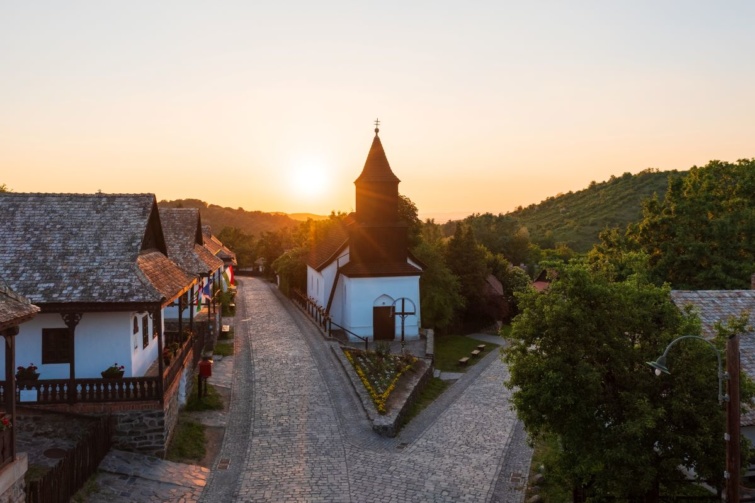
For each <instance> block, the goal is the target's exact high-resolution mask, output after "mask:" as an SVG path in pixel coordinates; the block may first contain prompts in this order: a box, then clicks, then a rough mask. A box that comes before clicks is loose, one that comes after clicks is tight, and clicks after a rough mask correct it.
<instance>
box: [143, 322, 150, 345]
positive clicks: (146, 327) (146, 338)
mask: <svg viewBox="0 0 755 503" xmlns="http://www.w3.org/2000/svg"><path fill="white" fill-rule="evenodd" d="M147 346H149V316H147V315H146V314H145V315H144V316H142V347H143V348H146V347H147Z"/></svg>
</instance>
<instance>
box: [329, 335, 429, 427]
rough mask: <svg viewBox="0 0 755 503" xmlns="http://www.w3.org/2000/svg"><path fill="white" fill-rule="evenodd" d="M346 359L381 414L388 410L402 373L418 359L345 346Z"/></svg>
mask: <svg viewBox="0 0 755 503" xmlns="http://www.w3.org/2000/svg"><path fill="white" fill-rule="evenodd" d="M343 352H344V354H345V355H346V359H347V360H349V363H351V365H352V366H353V367H354V370H355V371H356V373H357V375H358V376H359V379H360V380H361V381H362V384H364V387H365V389H366V390H367V392H368V393H369V394H370V397H371V398H372V401H373V403H374V404H375V408H376V409H377V411H378V413H379V414H385V413H386V412H387V408H386V403H387V402H388V397H390V395H391V392H392V391H393V390H394V389H395V388H396V384H397V383H398V380H399V378H400V377H401V375H402V374H403V373H404V372H406V371H407V370H409V369H411V368H412V366H413V365H414V363H415V362H416V361H417V359H416V358H415V357H413V356H411V355H391V354H387V353H385V352H373V351H358V350H355V349H347V348H343Z"/></svg>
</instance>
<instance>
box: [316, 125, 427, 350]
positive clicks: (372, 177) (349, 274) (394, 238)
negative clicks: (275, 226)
mask: <svg viewBox="0 0 755 503" xmlns="http://www.w3.org/2000/svg"><path fill="white" fill-rule="evenodd" d="M378 133H379V130H378V129H377V128H375V137H374V138H373V141H372V146H371V147H370V151H369V153H368V155H367V160H366V161H365V164H364V167H363V169H362V172H361V174H360V175H359V177H358V178H357V179H356V181H355V182H354V185H355V186H356V211H355V212H354V213H352V214H350V215H349V216H348V217H347V218H346V219H344V220H343V221H342V222H339V223H336V224H335V225H334V227H333V228H332V229H330V231H329V233H328V235H327V236H326V237H325V238H324V239H322V240H321V241H320V242H319V243H318V244H317V245H316V246H314V247H313V248H312V249H311V250H310V254H309V257H308V259H307V297H309V298H310V300H312V301H313V302H314V303H316V304H317V306H319V307H320V308H322V309H324V310H325V312H326V313H327V314H328V315H329V316H330V318H331V320H332V321H333V323H334V324H335V326H334V327H333V328H336V329H338V328H340V329H342V330H343V331H344V332H345V333H346V335H347V336H348V337H349V339H350V340H352V341H358V340H359V338H360V337H362V338H367V339H369V340H388V341H390V340H400V339H401V337H402V333H403V337H404V339H405V340H411V339H417V338H419V329H420V326H421V314H420V297H419V294H420V292H419V278H420V275H421V274H422V269H423V265H422V263H421V262H420V261H419V260H417V259H416V258H414V257H413V256H412V255H411V253H410V252H409V248H408V236H407V229H408V224H407V223H406V222H404V221H402V220H401V218H400V216H399V211H398V208H399V193H398V185H399V183H400V180H399V179H398V177H396V175H395V174H394V173H393V171H392V170H391V167H390V165H389V163H388V159H387V157H386V154H385V150H384V149H383V145H382V142H381V140H380V137H379V136H378Z"/></svg>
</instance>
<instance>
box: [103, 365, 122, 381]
mask: <svg viewBox="0 0 755 503" xmlns="http://www.w3.org/2000/svg"><path fill="white" fill-rule="evenodd" d="M123 369H124V367H123V365H118V363H117V362H116V363H114V364H112V365H110V366H109V367H108V368H106V369H105V370H103V371H102V372H100V375H102V378H103V379H120V378H121V377H123Z"/></svg>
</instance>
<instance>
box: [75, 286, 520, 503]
mask: <svg viewBox="0 0 755 503" xmlns="http://www.w3.org/2000/svg"><path fill="white" fill-rule="evenodd" d="M240 283H241V285H240V287H239V294H238V297H237V299H236V306H237V314H236V317H235V319H234V323H233V325H234V332H235V338H234V345H235V348H234V349H235V354H234V356H233V357H230V358H229V357H226V358H223V359H222V360H219V361H217V362H216V365H215V367H214V368H213V377H212V378H211V382H212V384H213V385H215V386H224V385H228V386H229V387H230V395H231V403H230V408H229V410H228V412H227V413H226V414H223V415H219V416H217V417H212V416H211V415H208V417H207V418H205V419H203V420H202V422H203V423H205V424H207V423H208V422H210V423H211V422H212V421H216V423H217V425H223V426H225V427H226V433H225V437H224V440H223V447H222V449H221V453H220V455H219V456H218V458H217V460H216V462H215V466H213V469H212V470H211V471H210V470H207V469H204V468H201V467H195V466H191V465H180V466H173V465H176V463H169V462H166V461H161V460H157V459H155V458H151V459H149V458H148V461H147V462H143V463H140V462H139V461H138V459H139V458H145V457H144V456H138V455H131V454H128V453H119V452H117V451H114V452H112V453H111V454H109V455H108V457H107V458H106V461H105V462H104V463H103V465H102V467H101V469H102V470H104V472H103V473H101V474H100V476H99V478H98V482H99V483H100V486H101V488H102V487H108V488H110V489H107V490H106V491H103V490H101V491H100V493H98V494H96V495H93V496H92V497H90V498H89V499H87V500H86V501H87V502H89V503H104V502H105V501H107V502H109V503H122V502H150V503H151V502H153V501H154V502H157V501H185V502H195V501H199V502H206V503H215V502H255V501H260V502H262V501H264V502H269V501H272V502H278V501H281V502H312V501H322V502H333V503H337V502H360V503H361V502H365V503H369V502H394V501H395V502H414V501H417V502H424V501H435V502H457V501H462V502H492V503H504V502H505V503H521V501H523V496H524V492H523V488H524V485H525V483H526V478H525V479H523V478H522V476H524V477H526V473H527V471H528V469H529V460H530V456H531V452H530V451H529V448H528V447H527V446H526V442H525V436H524V432H523V430H522V428H521V424H520V422H519V421H518V420H517V419H516V417H515V415H514V414H513V412H512V411H511V410H510V408H509V404H508V400H509V396H510V392H509V391H508V390H507V389H506V388H505V387H504V386H503V382H504V380H505V379H506V377H507V371H506V367H505V365H503V363H502V362H501V360H500V356H499V354H498V352H497V351H493V352H491V353H490V354H488V355H486V356H485V357H484V358H483V359H482V360H481V361H480V362H478V363H477V364H476V365H474V366H473V367H470V368H469V369H468V370H467V372H465V373H464V374H463V375H461V376H459V378H458V380H457V381H456V382H455V383H454V384H453V386H451V387H450V388H448V389H447V390H446V392H444V393H443V395H441V397H440V398H439V399H438V400H436V401H435V402H433V403H432V404H431V405H430V406H429V407H428V408H426V409H425V410H424V411H423V412H422V413H421V414H420V415H419V416H418V417H416V418H415V419H414V420H412V422H411V423H410V424H409V425H407V426H406V427H405V428H404V429H403V430H402V431H401V433H400V434H399V436H398V437H396V438H384V437H380V436H378V435H377V434H375V433H374V432H373V431H372V429H371V425H370V423H369V421H367V419H366V417H365V414H364V411H363V410H362V408H361V407H362V406H361V403H360V402H359V399H358V397H357V396H356V393H354V390H353V388H352V387H351V383H350V382H349V381H348V380H347V378H346V376H345V374H344V372H343V369H342V368H339V364H338V363H337V362H336V360H335V358H334V355H333V354H332V353H331V346H332V345H334V343H331V342H328V341H326V340H324V339H323V337H322V336H321V335H320V332H319V331H318V330H317V328H316V327H315V326H314V325H313V324H312V323H311V322H310V321H309V320H308V319H307V318H306V316H305V315H304V314H303V313H301V312H300V311H299V310H298V309H296V308H295V307H294V306H293V305H292V304H291V303H290V302H288V301H287V300H285V299H283V298H282V296H281V295H280V293H279V292H278V291H277V289H276V288H275V287H274V286H271V285H269V284H267V283H264V282H262V281H260V280H258V279H250V278H240ZM130 456H135V458H131V457H130ZM137 468H138V469H137Z"/></svg>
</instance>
